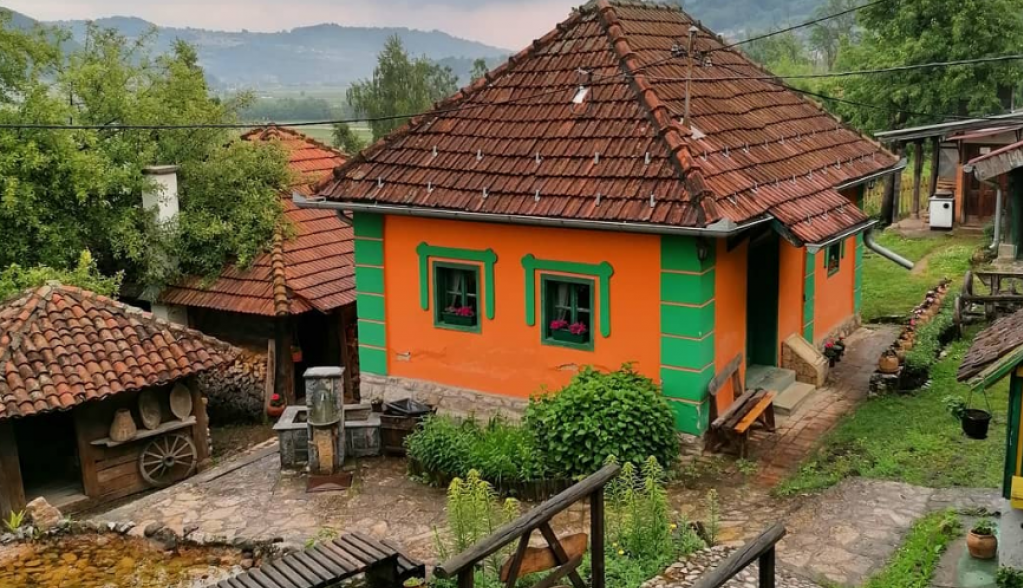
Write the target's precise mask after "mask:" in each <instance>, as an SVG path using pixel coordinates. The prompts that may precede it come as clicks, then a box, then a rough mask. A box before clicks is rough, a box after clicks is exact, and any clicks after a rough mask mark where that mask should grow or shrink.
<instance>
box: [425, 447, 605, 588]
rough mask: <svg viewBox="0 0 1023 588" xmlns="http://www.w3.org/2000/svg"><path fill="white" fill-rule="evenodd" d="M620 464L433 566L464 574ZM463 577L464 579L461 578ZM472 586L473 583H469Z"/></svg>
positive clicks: (600, 483) (439, 571)
mask: <svg viewBox="0 0 1023 588" xmlns="http://www.w3.org/2000/svg"><path fill="white" fill-rule="evenodd" d="M621 469H622V468H621V466H620V465H617V464H608V465H606V466H604V467H602V468H601V469H600V470H599V471H597V472H596V473H594V474H592V475H590V476H589V477H587V478H586V479H585V480H583V481H581V482H579V483H578V484H575V485H573V486H572V487H571V488H568V489H567V490H565V491H564V492H561V493H560V494H558V495H557V496H554V497H553V498H551V499H550V500H548V501H546V502H544V503H543V504H541V505H540V506H538V507H536V508H534V509H533V510H531V511H529V512H528V513H526V514H524V515H522V516H521V517H519V518H517V519H515V520H514V521H512V522H510V523H508V524H506V525H503V526H502V527H501V528H499V529H497V530H496V531H494V533H493V534H492V535H490V536H489V537H487V538H486V539H484V540H482V541H480V542H479V543H477V544H476V545H473V546H472V547H470V548H469V549H467V550H465V551H463V552H462V553H460V554H458V555H456V556H455V557H453V558H451V559H449V560H448V561H446V562H444V563H443V564H441V565H439V566H437V567H436V568H434V575H436V576H437V577H438V578H454V577H455V576H460V577H461V576H462V574H461V572H462V571H463V570H466V569H468V568H471V567H472V566H474V565H475V564H476V562H478V561H480V560H482V559H484V558H486V557H489V556H491V555H493V554H494V553H496V552H497V551H498V550H500V549H501V548H502V547H504V546H505V545H508V544H509V543H511V542H512V541H515V540H516V539H518V538H519V537H521V536H522V535H524V534H525V533H528V532H530V531H532V530H534V529H538V528H540V526H541V525H543V524H545V523H546V522H548V521H550V520H551V519H552V518H554V517H555V516H556V515H557V514H559V513H561V512H562V511H564V510H567V509H568V507H570V506H572V505H573V504H575V503H576V502H578V501H579V500H582V499H583V498H585V497H587V496H589V495H591V494H593V493H594V492H595V491H597V490H600V489H602V488H603V487H604V486H605V485H606V484H607V483H608V482H609V481H610V480H611V479H612V478H614V477H615V476H617V475H618V472H619V471H620V470H621ZM459 581H460V582H461V581H462V580H461V579H460V580H459ZM469 585H470V586H471V584H469Z"/></svg>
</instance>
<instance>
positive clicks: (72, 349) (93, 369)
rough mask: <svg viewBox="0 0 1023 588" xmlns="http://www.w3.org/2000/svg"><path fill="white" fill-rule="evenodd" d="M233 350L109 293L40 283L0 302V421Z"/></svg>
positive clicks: (221, 358) (178, 371) (139, 383)
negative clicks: (99, 293)
mask: <svg viewBox="0 0 1023 588" xmlns="http://www.w3.org/2000/svg"><path fill="white" fill-rule="evenodd" d="M237 353H238V350H237V349H235V348H234V347H231V346H230V345H228V344H227V343H224V342H222V341H218V340H217V339H214V338H212V337H208V336H206V335H203V334H202V333H200V332H198V331H193V330H191V329H187V328H185V327H182V326H180V325H175V324H173V323H170V322H166V321H163V320H160V319H157V318H155V317H154V316H153V315H151V314H149V313H146V312H143V311H142V310H139V309H137V308H133V307H131V306H127V305H125V304H122V303H120V302H116V301H114V300H111V299H110V298H106V297H104V296H99V295H97V294H93V293H91V292H88V291H85V290H81V289H79V288H71V287H65V286H59V285H47V286H43V287H40V288H36V289H34V290H29V291H27V292H25V293H23V294H22V295H21V296H19V297H16V298H13V299H10V300H8V301H6V302H3V303H0V419H7V418H14V417H24V416H30V415H34V414H39V413H44V412H50V411H54V410H64V409H68V408H71V407H73V406H77V405H79V404H81V403H83V402H86V401H89V400H97V399H101V398H106V397H107V396H111V395H113V394H119V393H122V392H130V391H135V390H141V389H142V388H146V387H149V386H159V385H163V384H167V383H170V382H173V381H175V380H179V379H181V378H184V377H187V376H191V375H193V374H197V373H200V372H203V371H205V370H209V369H211V368H214V367H216V366H219V365H223V364H226V363H228V362H230V361H232V360H233V359H234V357H235V356H236V355H237Z"/></svg>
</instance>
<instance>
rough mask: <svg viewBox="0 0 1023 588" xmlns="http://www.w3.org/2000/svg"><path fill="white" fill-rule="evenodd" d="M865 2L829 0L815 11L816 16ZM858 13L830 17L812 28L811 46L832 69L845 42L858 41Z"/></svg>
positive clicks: (842, 10)
mask: <svg viewBox="0 0 1023 588" xmlns="http://www.w3.org/2000/svg"><path fill="white" fill-rule="evenodd" d="M861 4H863V0H827V1H826V2H825V3H824V4H821V5H820V6H818V7H817V10H815V11H814V14H813V15H814V18H821V17H824V16H830V15H832V14H839V13H842V12H846V11H849V10H851V9H853V8H856V7H857V6H859V5H861ZM856 30H857V29H856V13H855V12H847V13H846V14H842V16H837V17H835V18H829V19H828V20H825V21H823V22H820V23H818V24H816V25H814V26H813V28H811V29H810V39H809V41H810V47H811V48H813V50H814V51H817V52H818V53H820V55H821V58H822V59H823V60H824V64H825V65H826V66H827V67H828V69H831V68H832V67H834V65H835V60H836V59H838V51H839V49H840V48H841V47H842V45H843V44H845V43H855V42H856Z"/></svg>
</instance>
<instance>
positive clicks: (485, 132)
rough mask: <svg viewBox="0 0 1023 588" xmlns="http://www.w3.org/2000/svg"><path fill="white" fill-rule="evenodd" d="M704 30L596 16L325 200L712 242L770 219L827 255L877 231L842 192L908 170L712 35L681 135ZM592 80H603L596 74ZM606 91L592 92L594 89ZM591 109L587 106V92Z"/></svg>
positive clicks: (627, 14)
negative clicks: (830, 242)
mask: <svg viewBox="0 0 1023 588" xmlns="http://www.w3.org/2000/svg"><path fill="white" fill-rule="evenodd" d="M692 24H694V22H693V21H692V19H691V18H690V17H689V16H688V15H686V14H685V13H684V12H682V11H681V10H679V9H677V8H676V7H669V6H663V5H659V4H654V3H647V2H636V1H632V0H617V1H608V0H598V1H596V2H591V3H589V4H587V5H586V6H584V7H583V8H581V9H580V10H579V11H577V12H575V13H573V14H572V16H571V17H569V18H568V20H566V21H564V22H562V23H561V24H559V25H558V26H557V28H556V29H555V30H553V31H551V32H550V33H548V34H547V35H545V36H544V37H542V38H541V39H539V40H537V41H535V42H534V43H533V44H532V45H531V46H530V47H528V48H526V49H525V50H523V51H521V52H520V53H518V54H516V55H514V56H513V57H512V58H511V59H510V60H509V61H508V62H507V63H506V64H504V65H502V66H500V67H498V68H497V69H495V70H494V71H492V72H490V73H489V74H487V76H486V77H485V78H482V79H480V80H477V81H476V82H475V83H473V84H472V85H471V86H469V87H467V88H465V89H463V90H461V91H459V92H458V93H456V94H455V95H454V96H452V97H450V98H449V99H447V100H445V101H444V102H442V103H440V104H438V105H437V106H436V108H435V110H434V111H433V112H431V113H429V114H426V115H423V116H419V117H416V118H414V119H413V120H412V121H410V123H409V124H408V125H406V126H404V127H403V128H401V129H399V130H397V131H395V132H394V133H392V134H391V135H389V136H388V137H386V138H385V139H383V140H382V141H380V142H378V143H376V144H375V145H373V146H372V147H370V148H369V149H367V150H365V151H363V152H362V153H361V154H359V155H358V156H356V157H355V158H353V159H352V160H351V161H349V162H348V163H347V164H346V165H345V166H342V167H341V168H339V169H338V170H336V171H335V174H334V177H332V178H330V179H328V180H326V181H324V182H323V183H322V184H320V185H319V186H318V188H319V189H318V191H319V192H320V193H322V194H324V195H325V196H327V197H328V198H329V199H331V200H335V201H340V202H350V203H371V204H388V205H392V206H393V205H398V206H407V207H411V208H419V209H422V208H430V209H445V210H451V211H460V212H473V213H484V214H495V215H514V216H529V217H546V218H557V219H572V220H590V221H612V222H618V221H628V222H635V223H647V224H654V225H668V226H675V227H699V226H705V225H708V224H712V223H715V222H717V221H722V220H725V221H731V223H735V224H742V223H744V222H747V221H750V220H753V219H758V218H763V217H764V215H765V214H767V215H770V216H772V217H774V218H776V219H778V220H779V221H781V222H782V223H783V224H784V225H785V226H786V227H788V229H789V230H790V231H791V232H792V233H793V234H794V235H796V236H797V237H798V238H800V239H802V240H804V241H806V242H820V241H822V240H825V239H827V238H828V237H831V236H834V235H836V234H838V233H840V232H842V231H844V230H846V229H849V228H851V227H854V226H856V225H858V224H861V223H863V222H865V221H866V220H867V218H866V217H865V216H864V215H863V213H862V212H860V211H859V210H857V209H856V207H855V206H853V205H852V204H850V202H849V200H848V199H846V198H844V197H843V196H841V195H840V194H838V193H837V192H836V191H835V190H834V187H835V186H837V185H840V184H842V183H844V182H847V181H849V180H855V179H859V178H863V177H866V176H868V175H871V174H874V173H876V172H878V171H881V170H884V169H886V168H890V167H892V166H893V165H895V163H896V159H895V157H894V156H893V155H892V154H891V153H889V152H888V151H886V150H884V149H883V148H882V147H881V146H879V145H878V144H877V143H875V142H873V141H870V140H868V139H866V138H865V137H863V136H862V135H860V134H858V133H857V132H855V131H853V130H850V129H848V128H846V127H844V126H843V125H841V124H840V123H839V122H838V121H837V120H836V119H835V118H834V117H832V116H831V115H829V114H828V113H827V112H825V111H824V110H822V109H821V108H820V107H819V106H817V105H815V104H814V103H812V102H810V101H808V100H806V99H805V98H803V97H802V96H800V95H799V94H797V93H795V92H793V91H791V90H789V89H787V88H785V87H784V86H782V85H781V82H780V80H776V79H734V78H757V77H760V78H764V77H766V75H767V74H766V72H764V70H762V69H760V68H759V67H758V66H756V65H755V64H753V63H752V62H751V61H750V60H749V59H747V58H746V57H745V56H744V55H742V54H741V53H740V52H738V51H736V50H734V49H723V44H722V42H721V41H720V40H719V39H718V38H717V36H715V35H714V34H713V33H711V32H710V31H708V30H706V29H703V28H701V29H700V30H699V33H698V35H697V39H696V47H695V48H696V50H697V51H700V52H710V53H709V55H710V57H711V65H710V66H697V67H694V68H693V73H692V76H693V82H692V84H691V87H692V91H691V115H692V116H691V121H692V130H691V129H690V128H689V127H687V126H684V125H682V124H681V123H680V119H681V117H682V113H683V110H684V102H685V86H686V84H685V77H686V73H687V67H686V59H685V58H681V57H678V58H672V50H673V47H677V46H679V45H681V46H685V45H686V43H687V41H686V40H687V37H688V29H689V27H690V26H691V25H692ZM581 70H586V71H588V72H590V73H589V74H587V73H585V72H584V71H581ZM590 76H592V78H590ZM583 84H585V85H587V86H588V87H589V93H588V95H587V96H586V97H585V99H584V100H583V103H582V104H581V105H575V104H573V100H572V99H573V96H574V95H575V94H576V91H577V89H578V87H579V86H580V85H583Z"/></svg>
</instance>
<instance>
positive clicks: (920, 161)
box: [912, 140, 924, 218]
mask: <svg viewBox="0 0 1023 588" xmlns="http://www.w3.org/2000/svg"><path fill="white" fill-rule="evenodd" d="M913 145H914V148H915V151H914V153H913V209H912V213H913V218H920V182H921V180H922V178H921V176H922V175H923V173H924V142H923V140H920V141H917V142H916V143H914V144H913Z"/></svg>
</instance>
